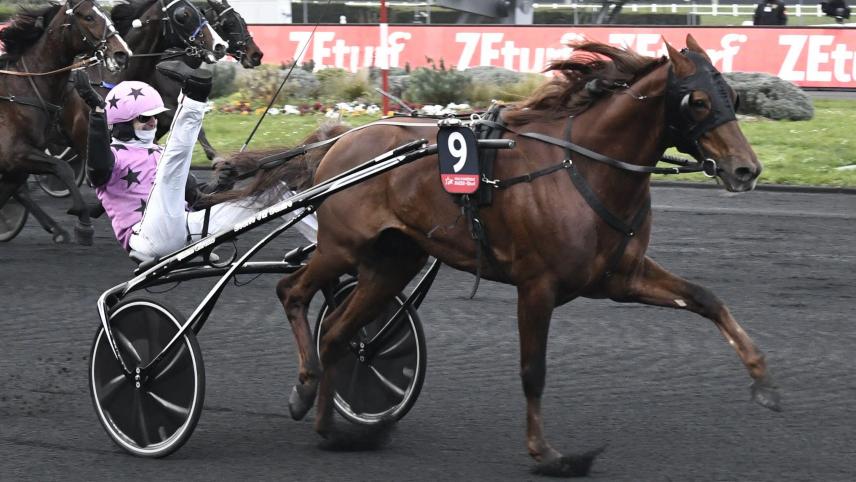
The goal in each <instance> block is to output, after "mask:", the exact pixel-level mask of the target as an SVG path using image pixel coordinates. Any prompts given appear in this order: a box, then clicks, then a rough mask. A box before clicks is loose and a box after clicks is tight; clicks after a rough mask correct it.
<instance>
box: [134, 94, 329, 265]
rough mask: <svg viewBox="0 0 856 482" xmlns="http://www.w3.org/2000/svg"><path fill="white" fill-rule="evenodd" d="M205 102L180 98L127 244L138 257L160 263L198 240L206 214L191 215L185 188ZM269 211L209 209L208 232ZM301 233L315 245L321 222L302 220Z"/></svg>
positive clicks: (234, 205)
mask: <svg viewBox="0 0 856 482" xmlns="http://www.w3.org/2000/svg"><path fill="white" fill-rule="evenodd" d="M204 114H205V103H204V102H197V101H195V100H193V99H190V98H187V97H185V96H184V95H183V94H182V96H181V97H180V98H179V104H178V108H177V109H176V114H175V117H174V118H173V121H172V126H171V128H170V132H169V137H168V138H167V141H166V147H165V148H164V152H163V154H162V155H161V158H160V161H159V162H158V167H157V172H156V173H155V182H154V185H153V186H152V191H151V192H150V193H149V199H148V202H146V210H145V212H144V213H143V218H142V219H141V220H140V222H139V223H137V224H136V225H134V228H133V234H131V239H130V241H129V243H128V244H129V246H130V248H131V250H132V251H135V252H136V253H137V254H138V255H142V256H145V257H150V258H156V257H161V256H164V255H166V254H169V253H171V252H173V251H176V250H179V249H181V248H183V247H184V246H186V245H187V244H188V242H190V241H195V240H198V239H200V238H201V237H202V236H201V234H202V228H203V223H204V219H205V211H196V212H187V211H186V210H185V206H186V205H187V203H186V202H185V200H184V188H185V184H186V183H187V176H188V173H189V172H190V161H191V157H192V155H193V146H194V145H195V144H196V139H197V137H198V136H199V130H200V129H202V118H203V117H204ZM264 207H265V206H255V205H252V204H245V203H243V202H241V201H236V202H227V203H222V204H217V205H215V206H212V207H211V214H210V217H209V220H208V232H209V233H216V232H219V231H221V230H224V229H228V228H230V227H232V226H234V225H235V224H237V223H238V222H240V221H244V220H246V219H247V218H249V217H250V216H252V215H254V214H255V213H256V212H258V211H259V210H261V209H262V208H264ZM296 228H297V230H298V231H299V232H300V233H301V234H302V235H303V236H305V237H306V239H308V240H309V241H311V242H313V243H314V242H315V239H316V233H317V232H318V223H317V220H316V219H315V215H309V216H306V217H305V218H303V219H302V220H301V221H300V223H298V224H297V226H296Z"/></svg>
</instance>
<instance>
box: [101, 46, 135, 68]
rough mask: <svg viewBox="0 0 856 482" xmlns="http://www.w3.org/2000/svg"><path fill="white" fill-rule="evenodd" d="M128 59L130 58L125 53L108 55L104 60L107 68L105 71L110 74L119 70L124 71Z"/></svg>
mask: <svg viewBox="0 0 856 482" xmlns="http://www.w3.org/2000/svg"><path fill="white" fill-rule="evenodd" d="M129 58H130V56H129V55H128V53H127V52H123V51H119V52H114V53H113V55H109V56H107V58H106V59H105V65H106V66H107V70H109V71H110V72H118V71H120V70H124V69H125V67H127V66H128V59H129Z"/></svg>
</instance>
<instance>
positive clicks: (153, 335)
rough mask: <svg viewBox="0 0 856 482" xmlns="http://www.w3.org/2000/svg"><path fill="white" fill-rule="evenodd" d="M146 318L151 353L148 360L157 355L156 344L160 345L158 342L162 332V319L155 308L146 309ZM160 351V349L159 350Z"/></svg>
mask: <svg viewBox="0 0 856 482" xmlns="http://www.w3.org/2000/svg"><path fill="white" fill-rule="evenodd" d="M145 319H146V326H147V327H148V337H149V338H148V345H149V353H148V356H149V358H148V361H151V360H152V359H154V357H155V355H157V353H156V350H155V348H154V347H155V346H156V345H159V343H158V341H159V340H158V335H159V334H160V326H161V321H160V319H158V317H157V316H155V311H154V310H146V311H145ZM157 351H160V350H157Z"/></svg>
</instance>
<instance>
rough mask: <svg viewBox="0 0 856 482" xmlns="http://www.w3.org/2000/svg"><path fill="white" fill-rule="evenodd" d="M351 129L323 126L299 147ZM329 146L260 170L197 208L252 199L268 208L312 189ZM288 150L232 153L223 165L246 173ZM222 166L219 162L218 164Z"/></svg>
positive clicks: (216, 194)
mask: <svg viewBox="0 0 856 482" xmlns="http://www.w3.org/2000/svg"><path fill="white" fill-rule="evenodd" d="M349 130H351V127H350V126H347V125H345V124H340V123H335V122H331V123H327V124H323V125H322V126H321V127H319V128H318V129H316V130H315V132H313V133H312V134H310V135H309V136H308V137H306V138H305V139H303V141H302V142H301V143H300V145H306V144H311V143H315V142H320V141H324V140H327V139H332V138H333V137H336V136H338V135H340V134H343V133H345V132H347V131H349ZM332 146H333V143H330V144H327V145H326V146H322V147H319V148H315V149H312V150H310V151H307V152H306V153H305V154H303V155H301V156H297V157H295V158H293V159H290V160H288V161H287V162H284V163H282V164H280V165H279V166H276V167H274V168H272V169H270V170H260V171H259V172H258V173H256V175H255V176H254V177H253V178H251V180H250V181H249V182H247V183H246V184H245V185H243V186H241V187H236V188H234V189H232V190H229V191H223V192H219V193H214V194H212V195H210V196H206V197H205V198H204V199H202V200H201V202H200V203H199V204H200V205H199V206H197V207H205V206H211V205H214V204H219V203H221V202H226V201H237V200H241V199H248V198H249V199H252V202H254V203H260V204H263V205H266V206H268V205H272V204H274V203H275V202H278V201H280V200H282V199H283V197H285V195H286V193H287V191H302V190H304V189H307V188H309V187H311V186H312V184H313V178H314V177H315V171H316V170H317V169H318V164H319V163H320V162H321V159H322V158H323V157H324V154H325V153H326V152H327V150H328V149H330V147H332ZM286 150H288V148H287V147H286V148H283V147H277V148H272V149H259V150H252V151H244V152H238V153H236V154H233V155H232V156H230V157H228V158H227V159H226V160H225V161H224V162H227V163H229V164H231V165H233V166H235V168H236V169H237V170H238V172H239V173H244V172H249V171H252V170H254V169H256V168H258V166H259V163H260V162H261V161H263V160H264V158H265V157H268V156H270V155H273V154H279V153H282V152H284V151H286ZM220 165H221V166H222V165H223V163H222V162H221V163H220Z"/></svg>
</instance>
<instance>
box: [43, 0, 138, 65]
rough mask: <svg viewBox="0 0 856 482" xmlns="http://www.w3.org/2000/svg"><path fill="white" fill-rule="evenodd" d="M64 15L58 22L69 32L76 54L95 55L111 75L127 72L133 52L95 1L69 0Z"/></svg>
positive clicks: (71, 44)
mask: <svg viewBox="0 0 856 482" xmlns="http://www.w3.org/2000/svg"><path fill="white" fill-rule="evenodd" d="M63 15H64V17H63V16H60V15H58V16H57V17H59V18H58V19H57V21H59V22H61V25H62V27H66V28H68V30H69V33H70V35H71V42H70V43H69V45H70V46H71V48H72V49H73V50H74V52H77V53H87V54H88V53H91V54H93V55H95V56H96V57H98V58H100V59H101V60H103V61H104V64H105V65H106V66H107V69H108V70H110V71H111V72H115V71H117V70H121V69H123V68H125V66H126V65H127V64H128V57H129V56H130V55H131V49H130V48H128V44H127V43H125V40H124V39H122V37H121V36H120V35H119V33H118V32H117V31H116V28H115V27H114V26H113V22H112V21H111V20H110V17H108V16H107V15H105V14H104V12H102V11H101V9H100V8H99V7H98V3H97V2H96V1H95V0H67V1H66V3H65V5H64V7H63Z"/></svg>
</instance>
